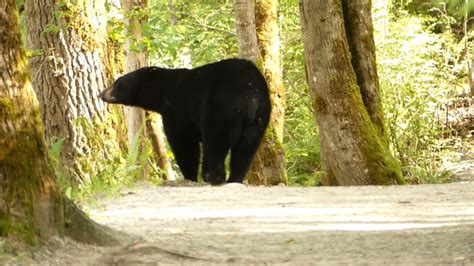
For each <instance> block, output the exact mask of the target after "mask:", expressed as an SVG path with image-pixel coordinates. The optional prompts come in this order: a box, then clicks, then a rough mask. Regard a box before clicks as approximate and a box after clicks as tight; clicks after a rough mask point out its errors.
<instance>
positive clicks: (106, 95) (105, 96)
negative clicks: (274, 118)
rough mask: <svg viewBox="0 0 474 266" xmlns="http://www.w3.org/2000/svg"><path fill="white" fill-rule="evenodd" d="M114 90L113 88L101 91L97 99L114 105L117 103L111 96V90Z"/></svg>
mask: <svg viewBox="0 0 474 266" xmlns="http://www.w3.org/2000/svg"><path fill="white" fill-rule="evenodd" d="M113 89H114V87H113V86H111V87H109V88H107V89H105V90H103V91H102V92H101V93H100V94H99V98H101V99H102V101H104V102H107V103H114V102H116V101H117V99H116V98H115V97H114V96H113V95H112V90H113Z"/></svg>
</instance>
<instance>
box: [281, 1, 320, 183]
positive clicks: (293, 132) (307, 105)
mask: <svg viewBox="0 0 474 266" xmlns="http://www.w3.org/2000/svg"><path fill="white" fill-rule="evenodd" d="M280 26H281V46H282V47H281V50H282V51H284V52H283V53H282V54H281V56H282V68H283V79H284V80H283V82H284V87H285V90H286V94H287V106H286V110H285V131H284V141H283V142H284V143H283V144H284V147H285V152H286V160H287V171H288V182H289V184H290V185H304V186H313V185H315V184H317V183H318V182H319V179H320V175H321V172H320V169H321V155H320V148H319V137H318V130H317V127H316V120H315V116H314V112H313V107H312V105H311V97H310V95H309V89H308V84H307V82H306V76H305V75H306V74H305V68H304V52H303V42H302V40H301V27H300V21H299V8H298V4H297V1H282V2H281V4H280Z"/></svg>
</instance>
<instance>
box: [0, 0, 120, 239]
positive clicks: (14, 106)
mask: <svg viewBox="0 0 474 266" xmlns="http://www.w3.org/2000/svg"><path fill="white" fill-rule="evenodd" d="M0 10H2V11H1V12H0V25H2V26H1V27H0V237H2V238H3V237H6V238H11V239H17V240H20V241H24V242H26V243H28V244H32V245H34V244H37V243H38V242H39V240H42V239H46V238H48V237H50V236H54V235H68V236H71V237H73V238H74V239H78V240H83V241H86V242H89V243H99V244H111V243H114V242H115V240H114V238H113V237H111V235H110V234H109V233H108V232H107V230H106V229H105V228H103V227H101V226H99V225H97V224H96V223H94V222H93V221H91V220H89V219H88V218H87V217H86V216H85V215H84V213H83V212H82V211H80V210H79V209H77V207H76V206H75V205H74V204H73V203H72V202H70V201H69V200H67V199H66V198H65V197H63V196H62V194H61V193H60V192H58V189H57V187H56V183H55V177H54V174H53V171H52V168H51V167H50V163H49V160H48V157H47V150H46V145H45V142H44V131H43V126H42V122H41V115H40V111H39V106H38V101H37V99H36V97H35V94H34V92H33V89H32V86H31V82H30V76H29V73H28V67H27V61H26V57H25V53H24V51H23V49H22V43H21V37H20V28H19V24H18V14H17V8H16V4H15V0H3V1H1V2H0ZM8 243H9V241H7V244H8Z"/></svg>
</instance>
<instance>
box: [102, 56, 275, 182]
mask: <svg viewBox="0 0 474 266" xmlns="http://www.w3.org/2000/svg"><path fill="white" fill-rule="evenodd" d="M99 96H100V97H101V98H102V100H104V101H105V102H108V103H116V104H124V105H130V106H137V107H141V108H144V109H146V110H150V111H155V112H158V113H160V114H161V116H162V118H163V125H164V130H165V134H166V137H167V139H168V142H169V144H170V146H171V149H172V150H173V153H174V155H175V158H176V161H177V163H178V166H179V168H180V169H181V172H182V173H183V176H184V178H186V179H188V180H192V181H197V175H198V166H199V161H200V157H201V155H200V145H199V143H202V147H203V153H204V156H203V163H202V173H203V178H204V181H205V182H208V183H211V184H213V185H217V184H221V183H224V182H225V181H226V173H225V165H224V162H225V158H226V156H227V154H228V153H229V150H230V153H231V158H230V176H229V179H228V180H227V182H239V183H242V182H243V180H244V178H245V175H246V174H247V171H248V169H249V167H250V164H251V162H252V160H253V157H254V155H255V152H256V151H257V148H258V146H259V145H260V142H261V140H262V137H263V135H264V132H265V129H266V128H267V126H268V122H269V119H270V112H271V104H270V96H269V92H268V86H267V83H266V81H265V78H264V77H263V76H262V74H261V73H260V71H259V70H258V69H257V67H255V65H254V64H253V63H252V62H250V61H247V60H244V59H227V60H223V61H219V62H216V63H212V64H208V65H203V66H200V67H197V68H194V69H166V68H158V67H144V68H141V69H138V70H136V71H133V72H131V73H128V74H126V75H124V76H122V77H120V78H119V79H117V80H116V81H115V82H114V84H113V85H112V86H111V87H110V88H108V89H106V90H104V91H102V92H101V94H100V95H99Z"/></svg>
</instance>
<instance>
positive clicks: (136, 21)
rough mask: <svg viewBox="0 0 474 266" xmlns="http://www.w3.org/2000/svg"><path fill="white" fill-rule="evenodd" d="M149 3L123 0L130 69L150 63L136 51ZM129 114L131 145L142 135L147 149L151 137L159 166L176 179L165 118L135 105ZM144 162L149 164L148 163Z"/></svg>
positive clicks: (127, 62) (128, 123) (165, 175)
mask: <svg viewBox="0 0 474 266" xmlns="http://www.w3.org/2000/svg"><path fill="white" fill-rule="evenodd" d="M170 4H172V3H170ZM147 6H148V1H147V0H138V1H135V0H122V8H123V10H124V12H125V14H126V15H127V19H125V29H126V32H125V36H127V37H126V42H125V61H126V64H125V71H126V72H132V71H134V70H136V69H138V68H141V67H144V66H147V65H148V53H147V51H146V50H144V51H136V47H140V43H141V41H140V40H141V36H142V24H143V23H145V21H146V20H147V18H146V16H143V15H142V14H140V13H139V12H140V11H141V12H143V11H144V10H145V9H146V8H147ZM125 115H126V117H127V125H128V143H129V147H132V145H133V142H134V140H136V139H137V138H140V139H141V140H142V141H141V144H140V146H141V149H143V145H144V144H143V141H144V140H145V139H146V137H148V138H149V139H150V141H151V145H152V148H153V151H154V153H155V157H156V161H157V165H158V167H159V168H160V169H162V170H163V175H164V177H165V179H166V180H175V174H174V172H173V169H172V168H171V164H170V162H169V158H168V156H167V151H166V146H165V137H164V133H163V127H162V126H161V127H160V125H161V117H160V116H159V115H154V114H152V113H150V112H145V111H144V110H143V109H141V108H133V107H132V108H129V107H126V108H125ZM143 163H145V164H146V163H147V162H143ZM144 169H146V168H144ZM144 172H146V171H144ZM145 175H146V174H145V173H144V176H145Z"/></svg>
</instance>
